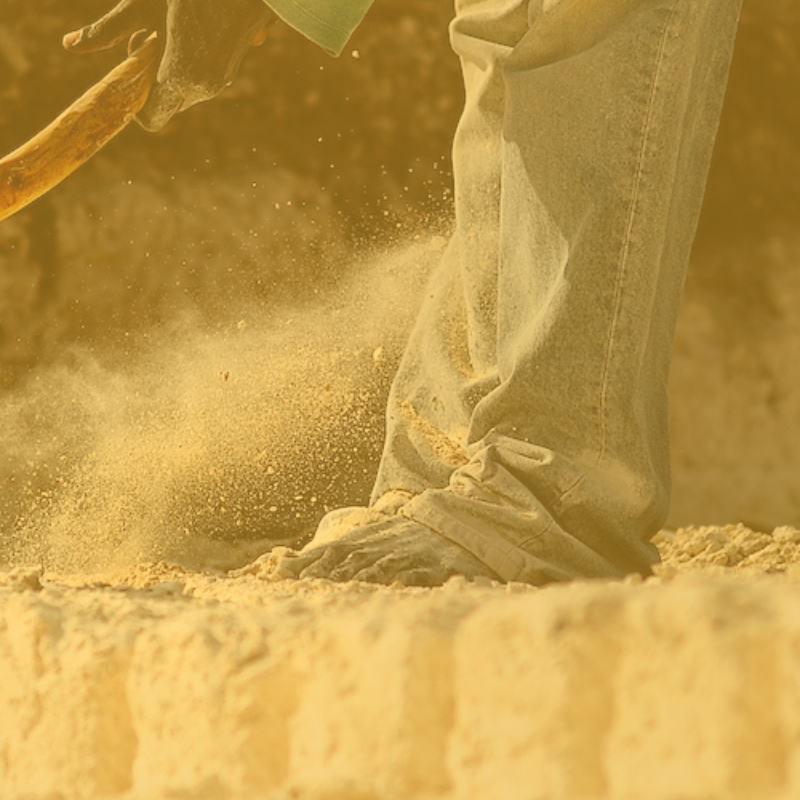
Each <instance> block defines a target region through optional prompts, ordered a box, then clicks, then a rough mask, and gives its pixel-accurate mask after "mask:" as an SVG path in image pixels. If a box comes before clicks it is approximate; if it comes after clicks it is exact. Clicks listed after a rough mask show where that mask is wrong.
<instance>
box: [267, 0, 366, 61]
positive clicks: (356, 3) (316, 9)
mask: <svg viewBox="0 0 800 800" xmlns="http://www.w3.org/2000/svg"><path fill="white" fill-rule="evenodd" d="M265 2H266V3H267V5H268V6H269V7H270V8H271V9H272V10H273V11H274V12H275V13H276V14H277V15H278V16H279V17H280V18H281V19H282V20H283V21H284V22H286V23H287V24H289V25H291V26H292V27H293V28H294V29H295V30H298V31H299V32H300V33H302V34H303V35H304V36H306V37H308V38H309V39H311V41H312V42H315V43H316V44H318V45H319V46H320V47H322V48H324V49H325V50H327V52H329V53H330V54H331V55H334V56H338V55H339V54H340V53H341V52H342V50H343V49H344V47H345V45H346V44H347V41H348V39H349V38H350V36H351V35H352V33H353V31H354V30H355V29H356V28H357V27H358V25H359V24H360V22H361V20H362V19H364V15H365V14H366V13H367V10H368V9H369V7H370V6H371V5H372V2H373V0H265Z"/></svg>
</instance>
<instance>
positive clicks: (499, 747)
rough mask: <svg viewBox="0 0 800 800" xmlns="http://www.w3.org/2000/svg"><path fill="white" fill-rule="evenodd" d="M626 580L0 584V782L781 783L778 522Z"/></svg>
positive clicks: (231, 791)
mask: <svg viewBox="0 0 800 800" xmlns="http://www.w3.org/2000/svg"><path fill="white" fill-rule="evenodd" d="M658 543H659V546H660V549H661V551H662V555H663V559H664V563H663V565H662V566H660V567H659V568H658V574H657V575H656V576H655V577H653V578H651V579H648V580H646V581H641V580H640V579H638V580H633V579H628V580H626V581H621V582H606V581H589V582H578V583H574V584H570V585H560V586H551V587H546V588H541V589H536V588H532V587H528V586H524V585H516V584H510V585H499V584H493V583H491V582H488V581H487V582H485V583H476V584H468V583H467V582H466V581H463V580H458V579H456V580H451V581H450V582H449V583H448V584H446V585H445V586H444V587H442V588H439V589H432V590H431V589H403V588H399V587H376V586H371V585H367V584H357V583H350V584H334V583H331V582H327V581H299V582H298V581H286V580H275V579H274V578H271V577H270V576H269V574H268V570H267V568H266V566H265V563H266V562H265V561H264V560H262V561H256V562H254V564H252V565H251V566H249V567H245V568H243V569H240V570H237V571H235V572H232V573H227V574H224V573H211V572H201V571H189V570H186V569H184V568H181V567H177V566H171V565H168V564H165V563H155V564H140V565H136V566H132V567H131V568H130V569H127V570H124V571H123V570H117V572H116V573H114V574H105V575H70V576H66V575H62V576H56V575H49V574H47V573H45V574H42V573H41V572H40V571H37V570H22V569H19V570H16V571H12V572H9V573H5V574H3V575H2V576H1V577H0V797H2V798H4V800H23V798H24V800H57V799H58V800H61V799H63V800H67V799H69V800H73V799H74V800H100V799H101V798H102V799H103V800H110V799H111V798H114V799H115V800H167V799H168V798H169V800H173V799H174V798H181V799H183V798H193V799H196V800H217V799H218V800H245V798H247V800H259V799H260V798H264V800H284V799H285V800H288V799H289V798H296V799H298V800H305V799H306V798H307V799H308V800H312V799H313V800H334V799H335V798H342V800H350V799H351V798H352V799H353V800H403V798H423V799H427V798H439V799H440V800H461V799H462V798H464V799H465V800H466V799H467V798H469V799H470V800H472V798H480V799H481V800H492V798H498V800H499V798H502V799H503V800H516V799H517V798H519V800H534V798H569V799H570V800H576V799H577V798H596V799H597V800H600V798H607V799H608V800H612V799H613V800H616V799H617V798H620V799H622V798H625V799H626V800H627V799H631V800H633V798H636V799H637V800H650V798H653V800H655V799H656V798H658V800H677V798H681V799H682V800H685V799H690V798H691V799H692V800H694V799H696V800H706V799H710V798H714V799H716V798H728V797H732V798H733V797H735V798H759V799H761V798H772V797H775V798H784V797H785V798H790V797H797V796H798V795H800V611H799V609H800V566H798V565H800V531H798V530H795V529H793V528H778V529H776V530H775V531H773V533H771V534H765V533H758V532H755V531H752V530H749V529H747V528H745V527H743V526H728V527H705V528H686V529H681V530H679V531H677V532H666V531H665V532H663V533H662V534H659V537H658Z"/></svg>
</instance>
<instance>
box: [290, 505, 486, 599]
mask: <svg viewBox="0 0 800 800" xmlns="http://www.w3.org/2000/svg"><path fill="white" fill-rule="evenodd" d="M275 566H276V569H277V571H278V572H279V573H280V574H281V575H283V576H285V577H293V578H327V579H329V580H332V581H350V580H355V581H366V582H368V583H382V584H386V585H389V584H391V583H401V584H403V585H404V586H440V585H441V584H443V583H445V582H446V581H447V580H448V578H451V577H453V576H454V575H463V576H464V577H466V578H469V579H474V578H476V577H485V578H490V579H492V580H499V578H498V577H497V575H496V574H495V573H494V572H492V570H490V569H489V568H488V567H487V566H486V565H485V564H483V563H482V562H481V561H479V560H478V559H477V558H475V556H473V555H472V554H471V553H468V552H467V551H466V550H464V549H463V548H462V547H459V546H458V545H457V544H454V543H453V542H451V541H450V540H449V539H445V538H444V537H443V536H440V535H439V534H438V533H435V532H434V531H432V530H431V529H430V528H426V527H425V526H424V525H421V524H419V523H417V522H414V521H413V520H410V519H407V518H405V517H402V516H392V517H387V518H385V519H382V520H379V521H375V522H371V523H368V524H365V525H360V526H358V527H356V528H354V529H353V530H351V531H348V532H347V533H345V534H343V535H341V536H339V537H338V538H336V539H335V540H334V541H330V542H326V543H324V544H318V545H314V542H311V544H310V545H308V546H307V547H306V548H305V549H303V550H301V551H300V552H299V553H295V552H293V551H288V552H285V553H284V554H283V555H282V556H280V558H279V559H278V562H277V564H276V565H275Z"/></svg>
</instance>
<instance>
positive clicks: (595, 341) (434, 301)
mask: <svg viewBox="0 0 800 800" xmlns="http://www.w3.org/2000/svg"><path fill="white" fill-rule="evenodd" d="M740 3H741V0H458V1H457V6H456V12H457V13H456V18H455V20H454V21H453V24H452V26H451V40H452V44H453V48H454V50H455V52H456V53H457V54H458V56H459V58H460V60H461V64H462V69H463V75H464V82H465V87H466V103H465V108H464V112H463V116H462V118H461V121H460V123H459V126H458V129H457V131H456V135H455V140H454V146H453V159H454V175H455V194H456V209H455V210H456V220H455V229H454V234H453V236H452V239H451V240H450V242H449V244H448V247H447V249H446V251H445V253H444V256H443V260H442V263H441V265H440V267H439V269H438V271H437V272H436V273H435V274H434V276H433V278H432V281H431V284H430V287H429V290H428V292H427V295H426V299H425V302H424V304H423V307H422V309H421V312H420V315H419V318H418V320H417V322H416V325H415V327H414V329H413V331H412V333H411V336H410V340H409V342H408V345H407V348H406V351H405V353H404V356H403V358H402V361H401V365H400V369H399V372H398V374H397V376H396V379H395V381H394V383H393V386H392V390H391V395H390V399H389V408H388V412H387V426H388V427H387V437H386V443H385V449H384V453H383V457H382V461H381V465H380V469H379V474H378V477H377V481H376V485H375V489H374V492H373V497H372V503H373V504H374V505H377V507H379V508H380V507H389V506H393V507H394V510H396V511H398V512H399V513H400V514H402V515H404V516H406V517H409V518H411V519H413V520H415V521H417V522H419V523H422V524H423V525H425V526H427V527H429V528H431V529H433V530H435V531H436V532H438V533H439V534H441V535H442V536H444V537H446V538H448V539H450V540H452V541H453V542H456V543H457V544H459V545H461V546H462V547H464V548H465V549H466V550H468V551H469V552H471V553H472V554H473V555H475V556H476V557H478V558H479V559H480V560H481V561H483V562H484V563H485V564H486V565H487V566H489V567H490V568H491V569H492V570H494V571H495V572H496V573H497V574H498V576H500V577H501V578H502V579H503V580H507V581H508V580H515V581H525V582H529V583H535V584H541V583H546V582H549V581H554V580H565V579H570V578H574V577H613V576H620V575H624V574H627V573H631V572H638V573H641V574H643V575H647V574H650V571H651V566H652V565H653V564H654V563H655V562H656V561H657V559H658V556H657V552H656V549H655V547H654V546H653V545H652V544H651V543H650V542H649V540H650V538H651V537H652V536H653V534H654V533H655V532H657V531H658V529H659V527H660V526H661V525H662V524H663V522H664V519H665V518H666V513H667V508H668V502H669V448H668V428H667V375H668V370H669V363H670V355H671V348H672V338H673V333H674V327H675V320H676V315H677V309H678V305H679V302H680V295H681V290H682V287H683V283H684V278H685V273H686V267H687V263H688V260H689V254H690V249H691V245H692V241H693V238H694V234H695V229H696V225H697V220H698V217H699V213H700V207H701V203H702V197H703V192H704V188H705V181H706V176H707V173H708V167H709V162H710V159H711V152H712V148H713V142H714V138H715V135H716V129H717V125H718V120H719V116H720V110H721V106H722V98H723V94H724V90H725V85H726V80H727V74H728V69H729V65H730V58H731V53H732V49H733V42H734V38H735V32H736V25H737V21H738V15H739V10H740Z"/></svg>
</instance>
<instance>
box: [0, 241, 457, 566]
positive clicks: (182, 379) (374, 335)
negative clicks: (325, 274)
mask: <svg viewBox="0 0 800 800" xmlns="http://www.w3.org/2000/svg"><path fill="white" fill-rule="evenodd" d="M443 244H444V239H443V238H442V237H438V236H435V237H425V238H424V240H423V239H420V242H419V244H416V245H413V246H409V247H407V248H405V249H404V250H402V251H399V250H398V251H395V252H393V253H391V254H384V255H383V256H376V257H374V258H373V259H372V260H371V262H368V263H364V265H363V266H362V268H361V269H359V270H357V278H356V277H353V278H352V279H350V280H347V281H345V282H344V283H343V284H342V285H341V286H340V287H339V288H338V289H336V290H333V291H331V292H330V293H328V294H326V295H325V297H324V300H316V301H314V302H309V303H306V304H294V305H293V306H292V307H286V308H282V309H273V310H265V309H263V308H260V307H258V306H256V305H255V304H251V305H250V307H249V308H247V307H243V308H242V309H241V317H240V319H239V320H237V321H236V322H234V323H231V324H229V325H224V326H217V327H212V326H209V325H208V324H207V323H201V322H200V321H199V320H197V319H196V318H195V317H194V315H192V314H191V313H189V312H186V313H185V314H184V315H183V316H182V317H181V318H180V319H176V320H174V321H172V322H170V323H168V324H166V325H164V326H163V327H161V328H158V329H154V330H151V331H149V332H146V333H144V334H142V333H141V332H140V333H139V334H138V341H139V343H138V344H136V345H132V344H128V345H127V346H123V345H121V344H119V345H116V346H109V347H107V348H105V349H103V350H98V349H97V348H95V351H94V352H90V351H89V350H88V349H86V348H84V349H81V348H79V347H77V346H76V347H73V348H72V349H71V351H70V352H69V353H68V354H67V355H66V356H65V357H64V358H63V359H61V360H60V362H59V363H57V364H55V365H52V366H49V367H46V368H42V369H40V370H39V371H38V372H35V373H34V374H32V375H31V377H30V378H29V379H28V380H27V381H26V382H25V383H23V384H22V385H21V386H19V387H18V388H16V389H15V390H13V391H11V392H9V393H7V394H6V395H5V396H4V397H3V398H2V400H0V426H2V430H3V431H4V442H5V447H4V449H3V452H2V454H0V481H2V486H3V491H2V495H0V528H2V530H4V531H5V532H6V535H5V536H4V538H3V549H2V554H1V557H2V559H3V561H4V562H5V565H11V564H13V565H21V564H30V565H41V566H43V567H44V568H45V569H47V570H49V571H53V572H59V573H74V572H82V573H90V574H91V573H97V572H100V571H103V570H107V569H109V568H114V567H120V568H121V567H124V566H125V565H131V564H133V563H136V562H142V561H155V560H168V561H173V562H177V563H181V564H184V565H185V566H206V567H214V566H216V567H220V568H229V567H232V566H235V565H238V564H240V563H243V562H244V561H246V560H248V559H250V558H252V557H254V556H255V555H258V554H260V553H261V552H263V551H264V550H266V549H268V548H269V547H270V546H271V544H272V543H274V541H276V540H287V539H297V538H298V537H303V536H304V535H308V534H309V533H310V532H311V531H312V530H313V528H314V526H315V525H316V522H317V521H318V519H319V518H320V517H321V516H322V514H323V513H324V512H325V511H326V510H327V509H328V508H330V507H333V506H339V505H342V504H347V503H351V504H354V503H364V502H365V501H366V500H367V499H368V496H369V489H370V482H371V480H372V478H373V477H374V470H375V466H376V463H377V459H378V457H379V455H380V452H379V449H380V441H381V435H382V430H383V415H384V408H385V396H386V391H387V388H388V383H389V380H390V378H391V375H392V373H393V370H394V367H395V366H396V361H397V357H398V354H399V351H400V348H401V346H402V342H403V339H404V336H405V332H406V330H407V328H408V325H409V323H410V321H411V320H412V319H413V315H414V312H415V310H416V308H417V300H418V298H417V294H418V293H419V287H421V286H422V285H424V275H425V273H426V272H427V270H428V269H429V268H430V266H431V264H432V263H433V262H435V260H436V259H437V257H438V256H439V255H440V250H441V247H442V245H443ZM0 568H2V566H0Z"/></svg>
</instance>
